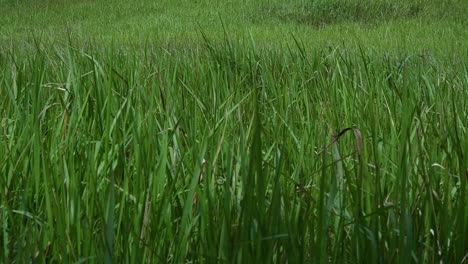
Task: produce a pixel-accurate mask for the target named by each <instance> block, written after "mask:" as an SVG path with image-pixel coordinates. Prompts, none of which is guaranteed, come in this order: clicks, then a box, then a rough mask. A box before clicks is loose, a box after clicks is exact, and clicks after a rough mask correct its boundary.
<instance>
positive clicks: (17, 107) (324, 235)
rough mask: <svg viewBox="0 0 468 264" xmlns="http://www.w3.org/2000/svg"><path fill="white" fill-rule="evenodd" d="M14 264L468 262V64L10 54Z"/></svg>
mask: <svg viewBox="0 0 468 264" xmlns="http://www.w3.org/2000/svg"><path fill="white" fill-rule="evenodd" d="M0 66H1V67H0V117H1V126H0V175H1V177H0V186H1V190H0V206H1V208H0V219H1V222H2V230H1V231H0V234H1V235H0V237H1V243H0V245H2V246H1V248H0V252H1V253H0V257H1V259H0V262H5V263H11V262H16V263H23V262H30V261H33V262H66V263H72V262H88V261H89V262H96V263H101V262H103V261H107V262H111V261H114V262H117V263H122V262H133V263H143V262H162V263H166V262H168V263H181V262H206V263H215V262H236V263H256V262H258V263H270V262H279V263H284V262H289V263H302V262H315V263H325V262H328V261H331V262H334V263H349V262H351V263H358V262H369V261H370V262H372V263H394V262H400V263H410V262H414V263H435V262H437V263H438V262H440V261H442V262H444V263H460V262H461V261H462V260H463V259H466V257H467V255H466V254H467V248H468V244H467V242H466V238H467V237H468V204H467V201H466V197H467V189H468V187H467V177H468V162H467V160H468V159H467V157H466V156H467V155H468V137H467V134H466V129H467V127H468V122H467V120H468V116H467V113H468V109H467V107H468V104H467V102H468V101H467V99H466V98H468V90H467V82H468V71H467V65H466V64H465V60H462V61H455V62H453V61H450V62H448V61H439V60H437V59H435V58H432V57H430V56H426V55H421V56H416V55H413V56H403V55H395V54H393V55H392V54H386V55H379V54H376V53H374V52H372V51H371V50H367V49H365V48H362V49H361V50H360V51H357V52H349V51H348V50H345V49H342V48H329V49H328V48H327V49H319V50H315V51H312V50H309V49H307V48H305V47H304V46H303V45H301V44H300V43H299V42H297V44H295V45H293V46H290V47H289V49H281V50H280V49H273V48H269V49H267V48H255V44H251V45H244V44H241V43H233V42H231V41H227V40H226V41H225V42H224V43H218V44H215V43H211V42H210V41H208V40H206V42H205V44H204V45H202V46H196V47H191V48H190V49H174V50H168V49H157V48H146V49H144V50H143V51H142V52H134V51H129V50H127V49H118V48H108V49H105V50H98V49H93V48H81V49H75V48H73V47H72V46H70V45H69V46H67V47H58V48H56V49H54V50H50V49H49V48H48V47H42V46H41V45H40V44H38V45H37V48H36V50H35V52H34V53H21V52H16V51H15V50H9V49H3V50H2V51H1V52H0Z"/></svg>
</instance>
